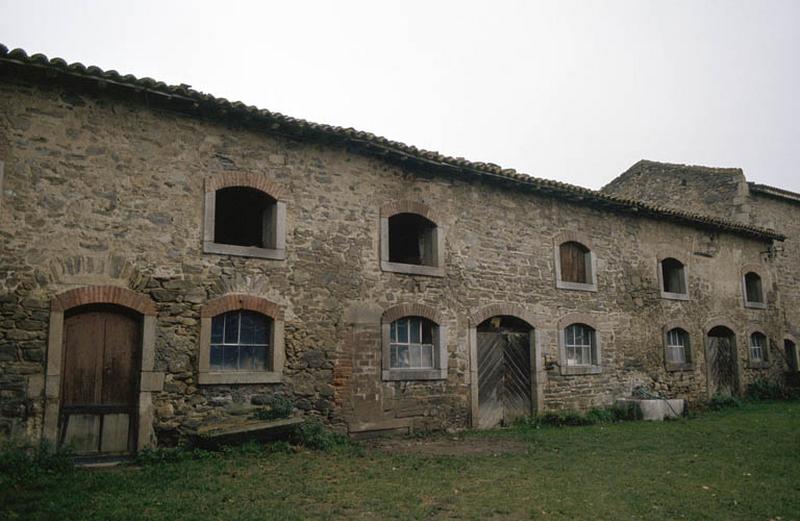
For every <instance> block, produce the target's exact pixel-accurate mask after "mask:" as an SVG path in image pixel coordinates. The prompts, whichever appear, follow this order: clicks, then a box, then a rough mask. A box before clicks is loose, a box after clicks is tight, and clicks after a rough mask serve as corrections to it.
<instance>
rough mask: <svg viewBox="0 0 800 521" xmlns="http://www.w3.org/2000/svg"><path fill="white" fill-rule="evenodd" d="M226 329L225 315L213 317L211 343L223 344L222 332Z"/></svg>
mask: <svg viewBox="0 0 800 521" xmlns="http://www.w3.org/2000/svg"><path fill="white" fill-rule="evenodd" d="M224 330H225V316H224V315H217V316H216V317H214V318H212V319H211V343H212V344H221V343H222V333H223V331H224Z"/></svg>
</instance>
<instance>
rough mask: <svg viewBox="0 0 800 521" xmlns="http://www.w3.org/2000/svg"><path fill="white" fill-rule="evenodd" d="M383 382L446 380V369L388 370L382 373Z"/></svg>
mask: <svg viewBox="0 0 800 521" xmlns="http://www.w3.org/2000/svg"><path fill="white" fill-rule="evenodd" d="M382 377H383V381H384V382H399V381H404V380H446V379H447V370H446V369H390V370H389V371H383V374H382Z"/></svg>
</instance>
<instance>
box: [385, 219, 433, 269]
mask: <svg viewBox="0 0 800 521" xmlns="http://www.w3.org/2000/svg"><path fill="white" fill-rule="evenodd" d="M435 249H436V224H434V223H433V222H431V221H429V220H428V219H426V218H425V217H422V216H421V215H417V214H413V213H399V214H395V215H393V216H391V217H389V261H390V262H396V263H400V264H415V265H419V266H435V265H436V259H437V255H436V250H435Z"/></svg>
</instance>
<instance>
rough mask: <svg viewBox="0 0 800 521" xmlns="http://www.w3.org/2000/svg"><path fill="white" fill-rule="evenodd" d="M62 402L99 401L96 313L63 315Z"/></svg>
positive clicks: (99, 341) (99, 342)
mask: <svg viewBox="0 0 800 521" xmlns="http://www.w3.org/2000/svg"><path fill="white" fill-rule="evenodd" d="M64 332H65V340H64V342H65V345H64V369H63V373H62V374H63V378H62V381H63V383H62V390H61V392H62V403H63V404H64V405H91V404H95V403H99V402H100V392H101V387H102V386H101V379H102V356H99V355H100V354H101V353H102V349H103V336H104V328H103V321H102V320H101V319H100V316H99V313H83V314H80V315H75V316H72V317H69V318H67V320H66V321H65V326H64Z"/></svg>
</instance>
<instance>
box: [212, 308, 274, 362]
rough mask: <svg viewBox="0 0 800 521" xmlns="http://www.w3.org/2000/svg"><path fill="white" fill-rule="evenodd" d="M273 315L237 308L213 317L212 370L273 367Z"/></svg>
mask: <svg viewBox="0 0 800 521" xmlns="http://www.w3.org/2000/svg"><path fill="white" fill-rule="evenodd" d="M271 339H272V319H271V318H270V317H268V316H265V315H262V314H261V313H257V312H255V311H248V310H241V309H240V310H236V311H228V312H227V313H221V314H219V315H217V316H215V317H214V318H212V319H211V367H210V368H211V370H212V371H271V370H272V367H271V366H272V356H271V352H270V344H271V343H272V342H271Z"/></svg>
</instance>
